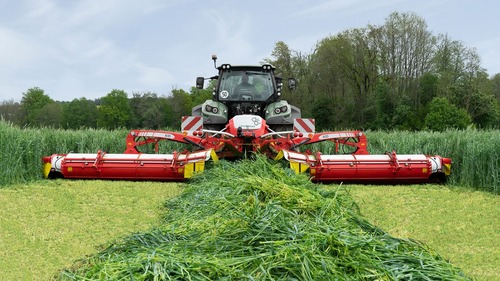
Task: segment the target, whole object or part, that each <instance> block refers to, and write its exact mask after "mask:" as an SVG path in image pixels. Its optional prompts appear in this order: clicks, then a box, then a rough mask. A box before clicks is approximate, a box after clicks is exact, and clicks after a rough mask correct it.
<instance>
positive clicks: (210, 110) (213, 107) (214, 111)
mask: <svg viewBox="0 0 500 281" xmlns="http://www.w3.org/2000/svg"><path fill="white" fill-rule="evenodd" d="M205 110H206V111H207V112H212V113H213V114H217V113H219V109H218V108H217V107H215V106H210V105H208V104H207V105H206V106H205Z"/></svg>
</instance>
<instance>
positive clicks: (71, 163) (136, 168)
mask: <svg viewBox="0 0 500 281" xmlns="http://www.w3.org/2000/svg"><path fill="white" fill-rule="evenodd" d="M211 153H212V150H203V151H197V152H193V153H189V152H186V153H175V152H174V153H173V154H144V153H134V154H130V153H129V154H110V153H105V152H102V151H98V152H97V153H96V154H88V153H68V154H53V155H52V156H47V157H44V158H43V162H44V176H45V177H46V178H67V179H114V180H118V179H119V180H153V181H183V180H185V179H188V178H190V177H192V176H193V175H194V174H195V173H197V172H202V171H203V170H204V168H205V161H207V160H208V159H210V155H211Z"/></svg>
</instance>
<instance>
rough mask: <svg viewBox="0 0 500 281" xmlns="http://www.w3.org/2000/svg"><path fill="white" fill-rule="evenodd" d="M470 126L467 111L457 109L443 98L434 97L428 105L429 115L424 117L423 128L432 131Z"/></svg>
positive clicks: (470, 120) (470, 122) (470, 121)
mask: <svg viewBox="0 0 500 281" xmlns="http://www.w3.org/2000/svg"><path fill="white" fill-rule="evenodd" d="M471 124H472V119H471V117H470V116H469V114H467V111H466V110H464V109H461V108H457V107H456V106H455V105H453V104H451V103H450V102H449V101H448V99H446V98H444V97H436V98H434V99H433V100H432V101H431V102H430V104H429V113H428V114H427V116H426V117H425V126H426V127H427V128H428V129H429V130H432V131H444V130H446V129H465V128H467V127H468V126H469V125H471Z"/></svg>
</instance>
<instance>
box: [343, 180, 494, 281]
mask: <svg viewBox="0 0 500 281" xmlns="http://www.w3.org/2000/svg"><path fill="white" fill-rule="evenodd" d="M347 190H348V191H349V193H350V194H351V196H353V198H354V200H355V201H356V202H357V203H358V205H359V207H360V212H361V214H362V215H363V216H364V217H366V218H367V219H368V220H369V221H370V222H371V223H373V224H375V225H377V226H379V227H380V228H382V229H384V230H385V231H387V232H388V233H390V234H391V235H393V236H396V237H406V238H412V239H416V240H419V241H422V242H424V243H426V244H427V245H428V246H429V247H431V248H432V249H434V250H435V251H436V252H437V253H439V254H440V255H441V256H443V257H444V258H445V259H448V260H450V261H451V262H452V263H453V264H455V265H457V266H459V267H460V268H461V269H462V270H463V271H464V272H465V273H466V274H467V275H469V276H473V277H475V278H477V280H485V281H487V280H500V247H499V246H498V241H500V215H499V214H500V197H499V196H498V195H492V194H489V193H486V192H477V191H470V190H465V189H458V188H456V187H455V188H449V187H447V186H442V185H412V186H363V185H356V186H348V187H347Z"/></svg>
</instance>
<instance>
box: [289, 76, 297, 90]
mask: <svg viewBox="0 0 500 281" xmlns="http://www.w3.org/2000/svg"><path fill="white" fill-rule="evenodd" d="M296 88H297V80H295V78H288V89H290V90H295V89H296Z"/></svg>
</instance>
